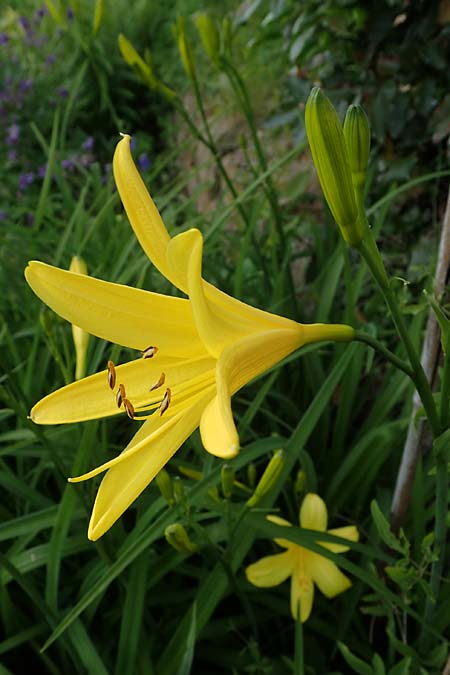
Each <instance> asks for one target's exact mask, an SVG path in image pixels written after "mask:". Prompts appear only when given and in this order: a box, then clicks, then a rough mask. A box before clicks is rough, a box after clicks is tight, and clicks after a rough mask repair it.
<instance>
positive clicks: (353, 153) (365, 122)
mask: <svg viewBox="0 0 450 675" xmlns="http://www.w3.org/2000/svg"><path fill="white" fill-rule="evenodd" d="M344 138H345V143H346V145H347V151H348V155H349V158H350V168H351V170H352V180H353V185H354V186H355V188H359V187H362V186H363V185H364V183H365V181H366V171H367V164H368V162H369V153H370V125H369V118H368V117H367V115H366V113H365V112H364V108H362V107H361V106H360V105H351V106H350V107H349V108H348V110H347V113H346V115H345V120H344Z"/></svg>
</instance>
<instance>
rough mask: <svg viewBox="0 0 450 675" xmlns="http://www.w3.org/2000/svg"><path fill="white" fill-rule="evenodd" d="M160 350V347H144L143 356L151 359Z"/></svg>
mask: <svg viewBox="0 0 450 675" xmlns="http://www.w3.org/2000/svg"><path fill="white" fill-rule="evenodd" d="M157 351H158V347H152V346H150V347H147V348H146V349H144V351H142V352H141V354H142V358H144V359H151V358H153V356H155V354H156V352H157Z"/></svg>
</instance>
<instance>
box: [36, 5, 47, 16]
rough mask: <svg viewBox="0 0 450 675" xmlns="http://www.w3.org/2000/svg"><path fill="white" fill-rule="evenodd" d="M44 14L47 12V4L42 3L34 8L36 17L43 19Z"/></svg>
mask: <svg viewBox="0 0 450 675" xmlns="http://www.w3.org/2000/svg"><path fill="white" fill-rule="evenodd" d="M46 14H48V11H47V6H46V5H42V7H41V8H40V9H37V10H36V19H43V18H44V16H45V15H46Z"/></svg>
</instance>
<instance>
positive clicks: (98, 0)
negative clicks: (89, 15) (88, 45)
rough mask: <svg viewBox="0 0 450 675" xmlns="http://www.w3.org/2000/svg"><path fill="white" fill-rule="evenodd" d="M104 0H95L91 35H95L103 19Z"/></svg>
mask: <svg viewBox="0 0 450 675" xmlns="http://www.w3.org/2000/svg"><path fill="white" fill-rule="evenodd" d="M103 3H104V0H95V8H94V18H93V19H92V35H97V32H98V29H99V28H100V26H101V23H102V19H103Z"/></svg>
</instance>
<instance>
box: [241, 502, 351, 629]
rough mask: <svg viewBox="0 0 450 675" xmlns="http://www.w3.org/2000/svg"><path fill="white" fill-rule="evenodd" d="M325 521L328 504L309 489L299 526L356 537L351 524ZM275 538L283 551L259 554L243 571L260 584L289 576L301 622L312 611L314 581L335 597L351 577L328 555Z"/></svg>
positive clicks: (335, 548) (337, 548)
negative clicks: (331, 524)
mask: <svg viewBox="0 0 450 675" xmlns="http://www.w3.org/2000/svg"><path fill="white" fill-rule="evenodd" d="M267 519H268V520H270V521H271V522H273V523H276V524H277V525H283V526H291V523H289V522H288V521H287V520H284V518H280V517H278V516H267ZM327 522H328V514H327V507H326V505H325V502H324V501H323V499H321V498H320V497H319V495H316V494H313V493H312V492H311V493H309V494H307V495H306V497H305V498H304V500H303V502H302V505H301V508H300V526H301V527H303V528H305V529H308V530H317V531H318V532H327V533H328V534H333V535H335V536H336V537H342V538H343V539H348V540H349V541H358V539H359V533H358V530H357V529H356V527H355V526H354V525H348V526H346V527H338V528H335V529H332V530H327ZM275 542H276V543H277V544H278V545H279V546H282V547H283V548H285V549H286V551H285V552H284V553H277V554H275V555H270V556H267V557H266V558H261V560H258V562H255V563H253V564H252V565H249V566H248V567H247V569H246V570H245V573H246V575H247V579H248V580H249V581H250V583H252V584H254V585H255V586H258V587H259V588H270V587H272V586H278V584H281V583H282V582H283V581H285V580H286V579H287V578H288V577H291V613H292V616H293V618H294V619H297V618H298V606H299V605H300V620H301V621H302V623H303V622H305V621H306V620H307V619H308V617H309V615H310V614H311V609H312V604H313V598H314V584H315V585H316V586H317V587H318V588H319V590H321V591H322V593H323V594H324V595H325V596H326V597H327V598H334V597H335V596H336V595H338V594H339V593H342V592H343V591H346V590H347V588H350V586H351V581H350V579H349V578H348V577H346V576H345V574H343V573H342V572H341V571H340V570H339V568H338V567H337V565H335V564H334V563H333V562H332V561H331V560H329V559H328V558H325V557H324V556H322V555H320V554H319V553H314V552H313V551H310V550H308V549H307V548H303V546H298V544H294V543H293V542H291V541H289V540H288V539H283V538H280V537H277V538H276V539H275ZM317 543H318V544H320V546H323V547H324V548H326V549H328V550H329V551H332V552H333V553H343V552H344V551H348V548H349V547H348V546H344V545H343V544H333V543H330V542H328V541H318V542H317Z"/></svg>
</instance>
